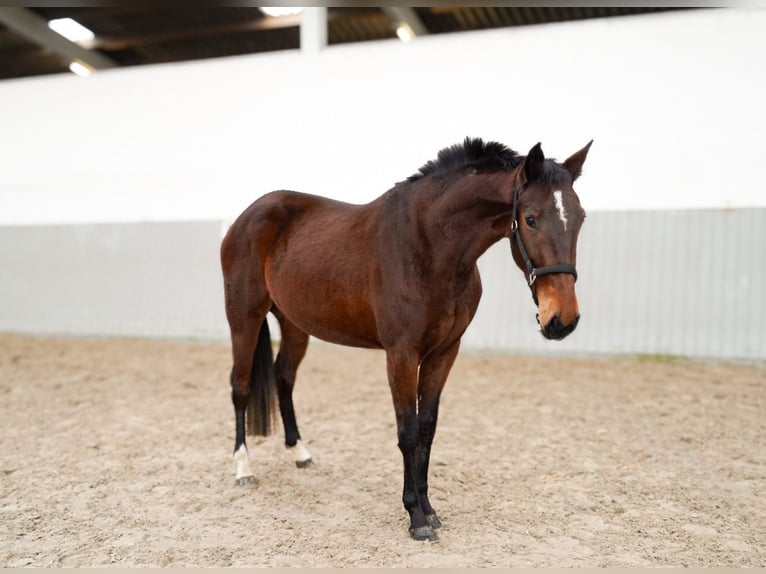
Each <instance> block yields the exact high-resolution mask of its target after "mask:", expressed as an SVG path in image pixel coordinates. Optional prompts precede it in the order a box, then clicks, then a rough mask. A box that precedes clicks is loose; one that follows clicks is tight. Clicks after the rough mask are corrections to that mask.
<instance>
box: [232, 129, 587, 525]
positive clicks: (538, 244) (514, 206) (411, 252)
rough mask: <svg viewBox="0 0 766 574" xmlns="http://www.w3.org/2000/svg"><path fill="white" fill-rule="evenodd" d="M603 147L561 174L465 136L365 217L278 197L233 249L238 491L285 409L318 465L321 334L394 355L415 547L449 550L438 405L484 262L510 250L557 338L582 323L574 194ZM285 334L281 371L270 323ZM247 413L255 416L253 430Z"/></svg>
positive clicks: (364, 208) (255, 216) (295, 196)
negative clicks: (315, 377)
mask: <svg viewBox="0 0 766 574" xmlns="http://www.w3.org/2000/svg"><path fill="white" fill-rule="evenodd" d="M591 143H593V142H592V140H591V142H589V143H588V144H587V145H586V146H585V147H583V148H582V149H580V150H579V151H577V152H575V153H574V154H573V155H572V156H570V157H569V158H568V159H567V160H566V161H564V162H563V163H557V162H556V161H555V160H553V159H550V158H545V156H544V154H543V151H542V148H541V146H540V144H539V143H538V144H536V145H535V146H534V147H532V148H531V149H530V151H529V153H528V154H527V155H526V156H522V155H519V154H518V153H517V152H515V151H513V150H512V149H510V148H508V147H506V146H505V145H503V144H501V143H498V142H484V141H483V140H481V139H478V138H476V139H474V138H466V139H465V141H464V142H463V143H462V145H460V144H458V145H454V146H451V147H447V148H445V149H443V150H441V151H440V152H439V154H438V157H437V159H436V160H432V161H429V162H428V163H426V164H425V165H424V166H423V167H421V168H420V170H419V171H418V172H417V173H416V174H414V175H412V176H410V177H409V178H407V179H406V180H404V181H401V182H399V183H397V184H396V185H394V187H392V188H391V189H389V190H388V191H387V192H386V193H384V194H383V195H381V196H380V197H378V198H377V199H375V200H374V201H372V202H370V203H367V204H365V205H352V204H348V203H343V202H340V201H334V200H331V199H327V198H323V197H318V196H314V195H309V194H304V193H298V192H294V191H286V190H281V191H273V192H271V193H268V194H266V195H264V196H262V197H260V198H259V199H257V200H256V201H255V202H253V203H252V204H251V205H250V206H249V207H248V208H247V209H245V210H244V211H243V212H242V214H241V215H240V216H239V217H238V218H237V219H236V221H235V222H234V223H233V224H232V225H231V227H230V228H229V230H228V232H227V234H226V236H225V237H224V239H223V241H222V243H221V264H222V270H223V278H224V292H225V306H226V316H227V319H228V323H229V327H230V331H231V345H232V358H233V368H232V370H231V377H230V381H231V387H232V402H233V403H234V413H235V422H236V437H235V442H234V459H235V463H236V480H237V484H249V483H253V482H255V479H254V477H253V473H252V471H251V469H250V462H249V457H248V451H247V446H246V444H245V434H246V426H245V423H246V418H247V431H248V433H249V434H255V435H262V436H266V435H268V434H269V433H270V431H271V425H272V419H273V416H274V415H273V414H272V413H273V412H274V410H275V409H276V406H277V403H278V407H279V411H280V414H281V417H282V423H283V425H284V432H285V445H286V447H287V448H288V449H289V450H290V451H292V453H293V457H294V460H295V463H296V464H297V465H298V466H299V467H303V466H307V465H310V464H311V455H310V453H309V451H308V449H307V448H306V446H305V445H304V444H303V443H302V442H301V435H300V433H299V432H298V425H297V423H296V418H295V412H294V409H293V399H292V394H293V387H294V384H295V375H296V371H297V369H298V365H299V364H300V362H301V360H302V359H303V357H304V355H305V353H306V348H307V346H308V343H309V336H310V335H313V336H315V337H318V338H319V339H323V340H325V341H329V342H331V343H337V344H340V345H348V346H355V347H366V348H376V349H382V350H384V351H385V354H386V365H387V373H388V382H389V386H390V390H391V396H392V399H393V404H394V413H395V415H396V426H397V433H398V446H399V449H400V451H401V453H402V457H403V460H404V488H403V496H402V501H403V503H404V508H405V509H406V510H407V512H408V513H409V516H410V529H409V531H410V535H411V536H412V537H413V538H414V539H416V540H435V539H436V535H435V532H434V531H435V529H437V528H438V527H439V526H441V522H440V520H439V518H438V517H437V515H436V513H435V511H434V509H433V507H432V506H431V503H430V501H429V499H428V465H429V459H430V452H431V444H432V441H433V439H434V434H435V431H436V420H437V415H438V412H439V397H440V395H441V392H442V389H443V387H444V384H445V382H446V380H447V375H448V373H449V371H450V369H451V367H452V365H453V363H454V361H455V358H456V356H457V354H458V348H459V346H460V339H461V337H462V335H463V333H464V332H465V330H466V328H467V327H468V325H469V323H470V322H471V320H472V319H473V316H474V314H475V312H476V309H477V307H478V305H479V299H480V298H481V293H482V287H481V280H480V277H479V270H478V267H477V265H476V261H477V259H478V258H479V256H480V255H481V254H482V253H484V252H485V251H486V250H487V249H488V248H489V247H490V246H491V245H493V244H494V243H495V242H497V241H499V240H500V239H502V238H509V239H510V242H511V252H512V256H513V259H514V261H515V262H516V264H517V265H518V267H519V268H520V269H521V271H522V272H523V274H524V275H525V278H526V281H527V283H528V285H529V288H530V290H531V291H532V298H533V300H534V302H535V304H536V305H537V307H538V314H537V320H538V323H539V324H540V330H541V332H542V335H543V336H544V337H545V338H547V339H562V338H564V337H566V336H567V335H568V334H570V333H571V332H572V331H573V330H574V329H575V327H576V326H577V322H578V320H579V317H580V315H579V310H578V305H577V298H576V296H575V288H574V287H575V280H576V278H577V271H576V268H575V264H576V246H577V237H578V234H579V231H580V227H581V225H582V223H583V220H584V219H585V212H584V211H583V209H582V207H581V206H580V201H579V199H578V197H577V195H576V193H575V191H574V189H573V188H572V184H573V182H574V181H575V180H576V179H577V178H578V176H579V175H580V173H581V171H582V165H583V163H584V161H585V158H586V156H587V153H588V150H589V148H590V145H591ZM269 312H271V313H272V314H273V315H274V316H275V317H276V319H277V321H278V323H279V326H280V329H281V342H280V345H279V352H278V354H277V357H276V361H275V360H274V358H273V351H272V346H271V335H270V333H269V326H268V322H267V320H266V315H267V313H269ZM245 413H247V417H245Z"/></svg>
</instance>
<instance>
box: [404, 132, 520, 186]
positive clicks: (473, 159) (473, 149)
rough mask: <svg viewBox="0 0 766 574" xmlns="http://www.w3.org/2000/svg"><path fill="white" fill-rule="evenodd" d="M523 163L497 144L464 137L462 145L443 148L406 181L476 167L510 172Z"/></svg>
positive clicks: (515, 154) (513, 152) (512, 153)
mask: <svg viewBox="0 0 766 574" xmlns="http://www.w3.org/2000/svg"><path fill="white" fill-rule="evenodd" d="M523 161H524V157H523V156H520V155H519V154H518V153H517V152H515V151H513V150H512V149H511V148H509V147H507V146H505V145H504V144H501V143H499V142H492V141H490V142H485V141H484V140H482V139H481V138H471V137H466V138H465V140H464V141H463V143H462V144H455V145H453V146H450V147H445V148H444V149H442V150H441V151H440V152H439V154H438V155H437V157H436V159H432V160H431V161H429V162H428V163H426V164H425V165H423V167H421V168H420V170H418V172H417V173H415V174H413V175H411V176H410V177H408V178H407V179H408V181H416V180H418V179H420V178H422V177H425V176H427V175H432V174H437V175H441V174H446V173H449V172H453V171H455V170H458V169H460V168H461V167H465V166H468V165H476V166H482V167H495V168H498V169H505V170H512V169H515V168H517V167H518V166H519V165H521V163H522V162H523Z"/></svg>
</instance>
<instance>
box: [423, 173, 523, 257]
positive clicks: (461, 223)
mask: <svg viewBox="0 0 766 574" xmlns="http://www.w3.org/2000/svg"><path fill="white" fill-rule="evenodd" d="M515 177H516V173H515V172H508V171H496V172H490V173H472V174H467V175H465V176H463V177H461V178H460V179H458V180H456V181H455V182H453V183H452V184H451V185H449V186H448V187H447V188H446V189H443V190H440V191H438V193H436V194H434V195H433V196H432V199H433V200H432V201H431V202H430V205H429V208H428V209H427V219H426V225H427V226H429V228H430V229H429V233H428V234H429V236H430V237H431V239H432V242H433V241H438V242H439V243H438V244H441V245H442V246H445V247H446V246H450V249H446V250H444V251H443V253H444V254H445V256H446V257H445V259H448V260H449V261H445V264H446V265H457V266H460V267H463V268H470V267H473V266H474V265H475V264H476V260H477V259H478V258H479V257H480V256H481V255H482V254H483V253H484V252H485V251H486V250H487V249H488V248H489V247H490V246H492V245H493V244H494V243H496V242H497V241H499V240H500V239H502V238H503V237H508V236H509V233H510V228H511V220H512V219H513V213H512V210H513V205H512V199H513V183H514V181H515ZM449 251H451V253H449Z"/></svg>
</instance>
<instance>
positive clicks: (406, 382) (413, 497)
mask: <svg viewBox="0 0 766 574" xmlns="http://www.w3.org/2000/svg"><path fill="white" fill-rule="evenodd" d="M386 364H387V368H388V382H389V385H390V387H391V396H392V398H393V401H394V412H395V413H396V428H397V434H398V438H399V450H400V451H401V453H402V459H403V462H404V488H403V492H402V502H403V503H404V508H405V509H406V510H407V512H408V513H409V515H410V535H411V536H412V537H413V538H414V539H415V540H436V534H435V533H434V530H433V527H432V526H431V524H430V523H429V521H428V518H427V516H426V513H425V511H424V510H423V502H422V500H421V497H420V494H419V492H418V488H417V479H418V476H419V469H418V462H419V457H418V443H419V440H420V439H419V436H420V432H419V429H418V414H417V373H418V357H417V355H416V354H415V353H414V352H392V351H387V352H386Z"/></svg>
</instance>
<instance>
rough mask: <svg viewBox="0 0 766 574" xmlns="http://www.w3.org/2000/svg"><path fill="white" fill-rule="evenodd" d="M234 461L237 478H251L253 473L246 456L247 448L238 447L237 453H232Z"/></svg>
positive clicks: (243, 446)
mask: <svg viewBox="0 0 766 574" xmlns="http://www.w3.org/2000/svg"><path fill="white" fill-rule="evenodd" d="M234 461H235V462H236V463H237V478H244V477H246V476H253V471H252V470H250V458H249V457H248V456H247V447H245V445H242V446H240V447H239V448H238V449H237V452H235V453H234Z"/></svg>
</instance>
